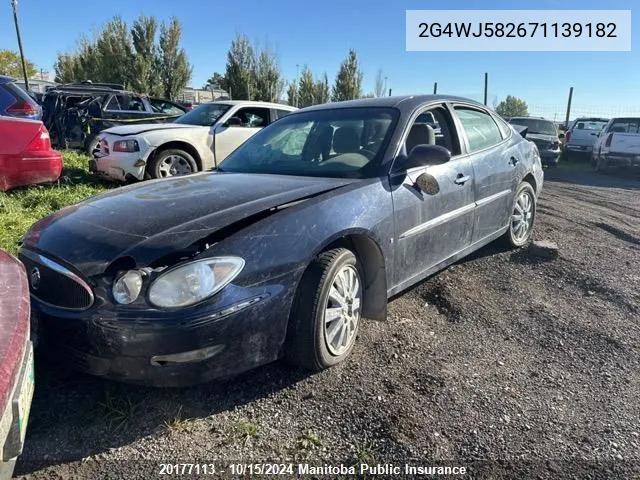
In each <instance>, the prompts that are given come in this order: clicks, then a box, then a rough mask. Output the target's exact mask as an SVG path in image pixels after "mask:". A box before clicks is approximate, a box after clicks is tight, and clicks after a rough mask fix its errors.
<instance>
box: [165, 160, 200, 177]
mask: <svg viewBox="0 0 640 480" xmlns="http://www.w3.org/2000/svg"><path fill="white" fill-rule="evenodd" d="M158 170H159V173H160V176H161V177H176V176H179V175H189V174H191V173H193V169H192V168H191V164H190V163H189V161H188V160H187V159H186V158H184V157H181V156H180V155H169V156H168V157H167V158H165V159H164V160H163V161H162V163H161V164H160V166H159V167H158Z"/></svg>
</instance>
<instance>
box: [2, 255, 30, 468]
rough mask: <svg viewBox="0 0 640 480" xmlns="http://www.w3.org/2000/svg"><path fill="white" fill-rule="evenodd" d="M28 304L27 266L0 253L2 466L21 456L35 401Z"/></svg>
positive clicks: (10, 256)
mask: <svg viewBox="0 0 640 480" xmlns="http://www.w3.org/2000/svg"><path fill="white" fill-rule="evenodd" d="M29 301H30V300H29V287H28V283H27V275H26V272H25V269H24V266H23V265H22V263H20V262H19V261H18V260H17V259H16V258H15V257H13V256H12V255H9V254H8V253H6V252H4V251H3V250H0V455H1V456H2V458H1V460H2V461H3V462H8V461H10V460H11V459H14V458H15V457H17V456H18V455H19V454H20V453H22V447H23V445H24V437H25V432H26V426H27V422H28V419H29V411H30V408H31V399H32V397H33V385H34V383H33V349H32V346H31V340H30V303H29ZM0 463H1V462H0Z"/></svg>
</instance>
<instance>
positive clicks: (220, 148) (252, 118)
mask: <svg viewBox="0 0 640 480" xmlns="http://www.w3.org/2000/svg"><path fill="white" fill-rule="evenodd" d="M270 115H271V112H270V109H269V108H263V107H252V106H246V107H244V106H241V107H238V108H237V109H234V110H232V111H231V112H229V113H227V114H226V115H225V116H226V118H225V121H223V122H222V123H221V124H218V125H216V127H215V133H214V135H215V136H214V149H215V156H216V162H218V163H219V162H222V161H223V160H224V159H225V158H227V157H228V156H229V154H230V153H231V152H233V151H234V150H235V149H236V148H238V147H239V146H240V145H242V144H243V143H244V142H245V141H247V140H248V139H249V138H250V137H252V136H253V135H255V134H256V133H258V132H259V131H260V130H261V129H263V128H264V127H266V126H267V125H269V123H271V121H270ZM230 117H236V118H238V119H239V120H240V125H229V126H227V125H226V121H227V120H228V119H229V118H230Z"/></svg>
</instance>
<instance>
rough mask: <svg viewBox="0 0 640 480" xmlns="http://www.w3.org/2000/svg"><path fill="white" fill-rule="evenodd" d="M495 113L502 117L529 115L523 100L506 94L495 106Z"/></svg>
mask: <svg viewBox="0 0 640 480" xmlns="http://www.w3.org/2000/svg"><path fill="white" fill-rule="evenodd" d="M496 113H497V114H498V115H500V116H501V117H502V118H509V117H524V116H527V115H529V108H528V107H527V103H526V102H525V101H524V100H522V99H520V98H518V97H514V96H511V95H507V98H506V99H504V100H503V101H502V102H500V103H499V104H498V106H497V107H496Z"/></svg>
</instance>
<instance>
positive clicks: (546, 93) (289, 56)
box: [0, 0, 640, 120]
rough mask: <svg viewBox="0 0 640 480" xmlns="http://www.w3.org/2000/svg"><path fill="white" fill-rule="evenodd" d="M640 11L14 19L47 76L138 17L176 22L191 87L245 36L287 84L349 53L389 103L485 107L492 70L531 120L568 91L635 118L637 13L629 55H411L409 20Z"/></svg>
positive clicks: (326, 7)
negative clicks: (442, 99) (448, 98)
mask: <svg viewBox="0 0 640 480" xmlns="http://www.w3.org/2000/svg"><path fill="white" fill-rule="evenodd" d="M54 4H55V5H54ZM636 4H637V5H638V6H640V2H637V0H608V1H607V2H602V1H601V0H597V1H595V0H563V1H562V2H559V1H557V0H537V1H536V2H535V4H534V5H529V4H524V5H523V4H519V2H513V0H511V1H505V0H485V1H482V2H479V1H471V0H467V1H461V0H448V1H447V2H444V3H443V2H437V3H434V2H429V1H425V0H421V1H419V0H386V1H381V0H322V1H321V2H307V1H304V0H302V1H301V0H268V1H267V0H243V1H226V2H224V1H222V2H220V1H214V0H189V1H186V2H180V3H178V2H175V1H174V0H110V1H109V2H98V1H87V0H58V1H57V2H54V3H52V2H51V0H19V3H18V9H19V19H20V26H21V32H22V41H23V46H24V51H25V55H26V57H27V58H28V59H30V60H31V61H33V62H34V63H35V64H36V65H37V66H38V68H42V69H44V70H49V71H51V72H53V63H54V62H55V59H56V56H57V54H58V53H60V52H65V51H72V50H73V49H74V48H75V46H76V43H77V40H78V39H79V37H80V36H81V35H83V34H84V35H87V36H92V35H93V33H95V32H96V31H97V30H99V29H100V27H101V25H103V24H104V23H105V22H106V21H108V20H109V19H110V18H111V17H113V16H114V15H121V16H122V17H123V18H124V19H125V20H126V21H127V22H128V23H131V22H132V20H133V19H134V18H136V17H137V16H139V15H141V14H144V15H154V16H156V17H157V18H158V19H160V20H162V19H168V18H169V17H171V16H176V17H178V18H179V19H180V21H181V23H182V26H183V32H184V33H183V42H182V46H183V47H184V48H185V50H186V51H187V54H188V56H189V60H190V61H191V63H192V64H193V67H194V68H193V79H192V82H191V84H192V85H193V86H195V87H201V86H202V85H203V84H204V83H205V81H206V79H207V78H209V76H210V75H211V74H212V73H213V72H216V71H218V72H224V67H225V61H226V52H227V50H228V48H229V45H230V43H231V40H232V39H233V37H234V36H235V34H236V33H244V34H246V35H247V36H248V37H249V38H250V39H252V40H254V41H256V42H259V43H261V44H266V43H268V44H269V45H270V46H271V47H272V48H274V49H275V50H276V51H277V53H278V55H279V58H280V65H281V69H282V73H283V75H284V77H285V78H286V79H288V80H293V79H294V78H295V77H296V72H297V65H299V66H300V68H302V65H304V64H307V65H309V67H310V68H311V70H312V71H313V72H314V73H316V74H321V73H324V72H326V73H327V74H328V75H329V79H330V81H332V79H333V77H334V76H335V73H336V72H337V70H338V67H339V65H340V62H341V61H342V60H343V59H344V58H345V56H346V54H347V52H348V49H349V48H354V49H355V50H356V51H357V53H358V58H359V62H360V66H361V69H362V71H363V73H364V81H363V90H364V91H365V92H371V91H373V89H374V84H375V76H376V72H377V70H378V69H380V68H381V69H382V70H383V72H384V75H385V76H386V77H387V85H388V88H391V89H392V93H393V94H394V95H396V94H400V95H402V94H412V93H432V91H433V83H434V82H438V93H447V94H455V95H462V96H468V97H472V98H474V99H476V100H482V96H483V88H484V73H485V72H487V73H488V74H489V95H488V97H489V102H488V103H489V104H490V105H491V104H493V103H494V102H496V101H499V100H502V99H504V97H506V95H515V96H518V97H520V98H522V99H524V100H525V101H526V102H527V104H528V105H529V111H530V113H531V114H537V115H545V116H548V117H551V118H554V117H557V120H561V119H563V117H564V110H565V108H566V103H567V97H568V93H569V87H571V86H573V87H574V93H573V107H572V112H573V113H575V114H577V115H580V114H585V115H624V114H639V113H640V94H639V87H640V46H639V45H638V31H637V30H638V29H637V27H638V26H640V20H638V19H640V14H635V12H633V11H632V51H631V52H407V51H406V10H411V9H429V8H438V9H449V10H457V9H480V8H481V9H488V10H500V9H513V8H517V7H518V6H522V8H525V9H527V8H536V9H557V8H558V7H560V8H561V9H565V10H566V9H582V10H589V9H593V10H597V9H603V8H606V9H626V10H628V9H631V10H633V6H635V5H636ZM639 10H640V9H639ZM634 14H635V15H634ZM0 48H8V49H14V50H17V41H16V36H15V29H14V25H13V16H12V10H11V2H10V0H4V1H3V2H2V5H1V6H0ZM572 116H574V115H572Z"/></svg>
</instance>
